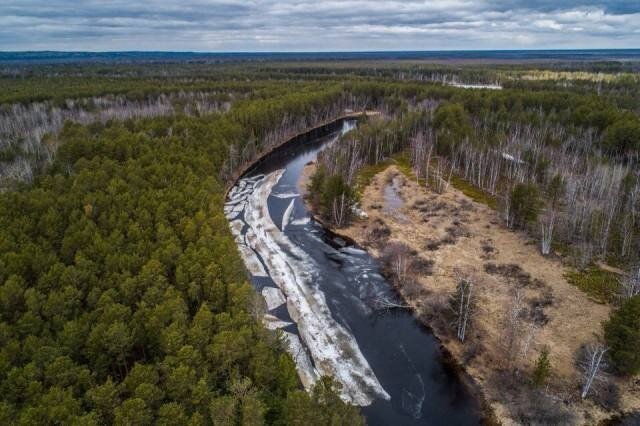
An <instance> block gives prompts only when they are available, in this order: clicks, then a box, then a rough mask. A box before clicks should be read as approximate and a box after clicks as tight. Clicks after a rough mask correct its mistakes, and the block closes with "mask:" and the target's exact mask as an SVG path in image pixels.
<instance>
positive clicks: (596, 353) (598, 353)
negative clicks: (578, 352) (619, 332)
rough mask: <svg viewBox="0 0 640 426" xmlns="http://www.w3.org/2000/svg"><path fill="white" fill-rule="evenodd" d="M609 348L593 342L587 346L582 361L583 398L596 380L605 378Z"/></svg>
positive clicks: (581, 394)
mask: <svg viewBox="0 0 640 426" xmlns="http://www.w3.org/2000/svg"><path fill="white" fill-rule="evenodd" d="M608 350H609V348H608V347H606V346H604V345H603V344H601V343H593V344H591V345H589V346H588V347H587V348H586V350H585V356H584V360H583V361H582V363H581V366H582V370H583V384H582V391H581V393H580V397H581V398H582V399H585V398H586V397H587V395H588V394H589V391H590V390H591V387H592V386H593V384H594V382H597V381H600V380H603V374H602V369H603V367H604V366H605V364H604V355H605V354H606V353H607V351H608Z"/></svg>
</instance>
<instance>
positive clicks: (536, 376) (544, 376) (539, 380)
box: [531, 348, 551, 388]
mask: <svg viewBox="0 0 640 426" xmlns="http://www.w3.org/2000/svg"><path fill="white" fill-rule="evenodd" d="M550 374H551V362H550V361H549V350H548V349H547V348H544V349H542V352H540V356H538V360H537V361H536V366H535V368H534V369H533V375H532V378H531V379H532V381H533V385H534V386H535V387H537V388H539V387H541V386H542V385H544V384H545V382H546V381H547V380H548V379H549V375H550Z"/></svg>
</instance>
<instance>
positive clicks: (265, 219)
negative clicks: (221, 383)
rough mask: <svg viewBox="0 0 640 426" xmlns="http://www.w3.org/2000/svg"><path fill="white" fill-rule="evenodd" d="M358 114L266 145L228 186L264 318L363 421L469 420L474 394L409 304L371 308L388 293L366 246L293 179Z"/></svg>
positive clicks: (474, 419) (475, 416) (302, 370)
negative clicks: (321, 215)
mask: <svg viewBox="0 0 640 426" xmlns="http://www.w3.org/2000/svg"><path fill="white" fill-rule="evenodd" d="M354 126H355V121H350V120H345V121H339V122H337V123H336V124H335V125H333V126H327V128H325V129H323V130H322V131H321V132H320V133H324V135H322V134H321V135H318V132H314V134H313V136H309V135H308V136H307V137H306V138H303V139H299V140H296V141H293V142H292V143H289V144H287V145H286V146H284V147H282V148H280V149H278V150H276V151H274V152H272V153H271V154H269V155H268V156H267V157H265V158H263V159H262V160H261V161H260V162H258V163H257V164H256V165H255V166H254V167H253V168H252V169H251V170H250V171H249V172H247V173H246V174H245V175H244V176H243V177H242V178H241V179H239V180H238V181H237V182H236V184H235V186H234V187H233V188H232V189H231V191H230V192H229V195H228V198H227V203H226V204H225V214H226V215H227V218H228V219H229V223H230V226H231V229H232V232H233V234H234V236H235V237H236V242H237V244H238V247H239V249H240V252H241V254H242V257H243V259H244V261H245V264H246V266H247V269H248V270H249V271H250V273H251V274H252V278H251V281H252V283H253V284H254V286H255V287H256V289H257V290H258V291H259V292H260V293H261V294H262V295H263V296H264V298H265V301H266V305H267V309H268V313H267V314H266V315H265V317H264V323H265V325H266V326H267V327H269V328H271V329H280V330H282V332H283V335H284V338H285V341H286V343H287V346H288V350H289V352H290V353H291V354H292V356H293V358H294V360H295V361H296V365H297V367H298V374H299V376H300V378H301V381H302V383H303V385H304V386H305V387H306V388H310V387H311V386H313V384H314V382H315V380H316V379H317V378H318V377H319V376H321V375H332V376H333V377H334V378H335V379H336V381H338V382H339V383H340V384H341V385H342V390H341V396H342V397H343V399H345V400H346V401H349V402H351V403H353V404H357V405H360V406H362V407H363V408H362V411H363V414H364V415H365V416H366V419H367V423H368V424H370V425H417V424H428V425H476V424H479V423H480V419H481V417H480V415H479V409H478V405H477V403H476V401H475V400H474V398H473V397H472V396H471V395H469V393H468V392H467V391H466V389H465V388H464V387H463V386H462V384H461V383H460V382H459V380H458V379H457V377H456V375H455V373H453V372H451V371H449V370H448V369H447V368H445V365H444V362H443V358H442V353H441V351H440V348H439V344H438V342H437V340H436V339H435V338H434V337H433V336H432V335H431V334H430V333H429V332H427V331H425V329H424V328H423V327H422V326H421V325H420V324H419V323H418V322H417V321H416V320H415V319H414V317H413V316H412V314H411V313H409V312H406V311H399V310H395V311H386V312H380V311H377V310H375V309H374V308H373V305H374V303H373V302H374V300H375V299H376V298H377V297H379V296H380V295H383V296H386V297H389V298H394V297H395V295H394V292H393V290H392V289H391V287H390V285H389V284H388V283H387V282H386V281H385V279H384V278H383V277H382V276H381V275H380V273H379V268H378V265H377V264H376V262H375V260H374V259H372V258H371V257H370V256H369V255H368V254H367V253H366V252H365V251H362V250H359V249H357V248H354V247H343V246H344V244H343V243H342V242H341V241H339V239H336V238H332V237H331V236H330V235H329V233H328V232H326V230H325V229H323V228H322V227H321V226H320V225H319V224H317V223H315V222H314V221H313V220H312V219H311V215H310V213H309V212H308V211H307V209H306V207H305V205H304V203H303V201H302V200H301V199H300V194H299V191H298V188H297V182H298V180H299V178H300V176H301V174H302V171H303V168H304V166H305V164H307V163H308V162H309V161H312V160H314V159H315V158H316V155H317V153H318V151H319V150H321V149H322V147H324V146H326V145H327V144H330V143H332V142H335V141H336V140H337V138H338V137H339V136H340V134H342V133H344V132H347V131H348V130H350V129H352V128H353V127H354Z"/></svg>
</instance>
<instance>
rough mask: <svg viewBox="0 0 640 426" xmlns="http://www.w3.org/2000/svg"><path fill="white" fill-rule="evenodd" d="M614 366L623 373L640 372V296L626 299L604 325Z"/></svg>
mask: <svg viewBox="0 0 640 426" xmlns="http://www.w3.org/2000/svg"><path fill="white" fill-rule="evenodd" d="M604 337H605V340H606V341H607V345H609V347H610V348H611V349H610V356H611V361H612V363H613V366H614V367H615V368H616V369H617V370H618V371H619V372H620V373H622V374H628V375H635V374H638V373H640V296H635V297H632V298H631V299H628V300H626V301H625V302H624V303H623V304H622V306H620V308H618V309H617V310H616V311H614V312H613V313H612V314H611V316H610V317H609V321H608V322H607V323H605V325H604Z"/></svg>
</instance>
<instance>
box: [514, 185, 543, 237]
mask: <svg viewBox="0 0 640 426" xmlns="http://www.w3.org/2000/svg"><path fill="white" fill-rule="evenodd" d="M510 195H511V196H510V197H509V215H510V216H511V218H512V220H513V224H514V226H516V227H519V228H524V227H525V226H526V225H528V224H530V223H533V222H535V221H536V220H537V219H538V213H539V211H540V195H539V192H538V187H537V186H536V185H534V184H524V183H520V184H517V185H516V186H515V187H514V188H513V190H512V191H511V194H510Z"/></svg>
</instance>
